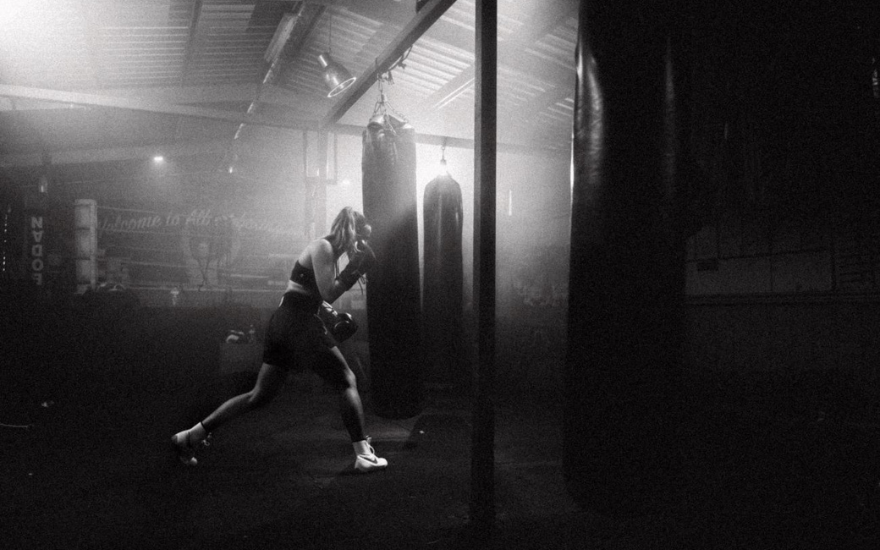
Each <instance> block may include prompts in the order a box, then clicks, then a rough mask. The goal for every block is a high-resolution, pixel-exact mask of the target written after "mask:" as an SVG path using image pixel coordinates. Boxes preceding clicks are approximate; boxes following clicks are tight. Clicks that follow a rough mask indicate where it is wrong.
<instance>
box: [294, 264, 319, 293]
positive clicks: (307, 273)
mask: <svg viewBox="0 0 880 550" xmlns="http://www.w3.org/2000/svg"><path fill="white" fill-rule="evenodd" d="M290 280H291V281H293V282H294V283H299V284H301V285H302V286H304V287H306V288H307V289H308V290H309V291H310V292H314V294H315V295H316V296H320V295H321V291H320V290H318V282H317V281H316V280H315V270H314V269H311V268H308V267H303V265H302V264H301V263H299V260H297V261H296V263H295V264H293V270H292V271H291V272H290Z"/></svg>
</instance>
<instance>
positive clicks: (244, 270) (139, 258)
mask: <svg viewBox="0 0 880 550" xmlns="http://www.w3.org/2000/svg"><path fill="white" fill-rule="evenodd" d="M303 239H305V235H304V232H303V231H302V229H301V227H299V226H298V224H295V223H294V220H291V219H290V217H289V216H284V215H280V214H278V215H276V214H275V213H273V212H258V211H239V212H220V211H215V210H213V209H212V208H208V207H195V208H187V209H183V208H180V209H177V210H168V209H166V210H161V211H160V210H159V209H158V208H157V209H155V210H146V209H127V208H121V207H114V206H108V205H99V208H98V248H99V250H100V251H101V252H102V253H103V259H104V261H103V266H104V277H103V278H104V279H105V280H112V281H115V282H120V283H123V284H130V285H140V284H145V285H151V286H152V285H174V286H177V285H195V286H198V287H200V288H202V287H212V286H222V287H226V288H230V287H248V288H261V287H267V286H268V287H272V286H277V284H274V283H277V282H278V281H277V280H276V279H282V278H286V273H285V272H286V271H289V269H290V266H288V265H287V264H288V263H290V261H289V259H288V257H287V256H288V254H289V253H290V251H291V250H293V249H295V248H296V247H297V245H296V243H297V241H301V240H303Z"/></svg>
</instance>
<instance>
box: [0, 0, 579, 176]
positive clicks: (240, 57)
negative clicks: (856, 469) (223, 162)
mask: <svg viewBox="0 0 880 550" xmlns="http://www.w3.org/2000/svg"><path fill="white" fill-rule="evenodd" d="M427 5H431V2H428V3H427ZM577 5H578V2H577V1H575V0H502V1H500V2H499V27H498V35H499V104H498V111H499V125H500V126H499V140H500V141H510V142H512V143H516V142H524V141H528V140H529V139H534V138H535V137H536V136H537V137H539V138H540V139H541V140H542V141H541V144H542V146H545V147H551V148H558V149H561V150H566V149H567V148H568V146H569V144H568V141H569V139H570V126H571V116H572V94H573V90H574V85H573V84H574V50H575V40H576V27H577V14H576V11H577ZM285 14H293V15H294V16H297V19H296V25H295V26H294V27H293V32H292V33H290V35H289V38H288V39H287V40H286V42H285V43H284V47H283V50H282V51H281V53H280V57H281V58H282V59H281V63H280V64H279V66H278V67H279V69H278V70H277V71H276V72H274V73H270V72H269V63H268V62H267V60H266V56H267V50H268V49H269V47H270V44H272V41H273V37H274V36H275V35H276V30H278V29H279V27H280V26H281V25H282V24H283V22H284V21H285ZM416 15H417V12H416V2H415V1H414V0H412V1H405V0H402V1H397V0H335V1H334V0H310V1H308V2H305V3H303V2H298V1H290V0H251V1H241V0H3V2H2V3H0V117H2V118H3V120H4V121H5V122H4V123H3V127H4V128H5V129H7V130H6V131H4V130H0V131H2V132H3V135H2V139H0V160H3V161H4V162H6V163H7V164H8V163H9V162H12V161H11V160H10V159H11V158H12V157H11V156H10V155H13V154H18V155H20V154H23V153H25V152H28V151H29V150H30V148H32V147H40V148H43V149H46V148H49V149H52V150H72V149H76V148H81V147H83V144H84V143H88V144H89V145H88V146H89V147H99V148H100V147H102V146H103V147H111V146H112V147H117V148H118V147H121V146H125V145H127V144H130V145H142V144H144V143H147V142H150V141H156V142H162V141H164V142H174V141H180V140H181V139H204V136H205V135H206V134H207V135H212V136H213V139H230V138H231V137H232V135H234V133H235V131H236V130H237V126H238V125H237V124H234V123H231V122H229V121H228V120H226V121H224V120H219V119H222V118H223V117H222V116H220V117H217V118H218V119H217V120H212V119H211V118H212V117H211V113H212V112H220V113H222V112H228V113H239V114H244V113H245V112H254V111H258V112H262V113H265V114H266V115H267V116H268V117H275V119H277V120H283V121H285V124H287V125H289V126H295V124H296V121H301V122H303V123H309V124H314V123H316V122H318V121H321V120H322V118H323V117H324V116H325V115H326V113H327V112H328V111H330V110H331V109H332V107H333V106H334V104H335V102H336V101H338V100H339V98H331V99H328V98H327V97H326V92H325V91H324V89H323V84H322V80H321V70H320V67H319V65H318V62H317V56H318V54H320V53H321V52H324V51H328V50H330V51H331V52H332V54H333V56H334V58H336V59H337V60H338V61H340V62H342V63H343V64H344V65H345V66H347V67H348V68H349V69H350V70H351V72H352V73H353V74H355V75H364V74H367V73H368V72H369V71H370V70H371V69H372V68H374V64H375V63H377V60H378V58H379V57H380V56H381V55H382V53H383V51H385V50H386V49H387V48H388V46H389V44H391V43H392V42H393V41H394V40H395V39H396V38H397V37H398V36H399V35H400V33H401V31H402V30H403V29H404V28H405V27H406V26H407V25H408V24H409V23H410V21H411V20H413V18H414V17H416ZM287 17H288V18H289V17H291V15H287ZM474 27H475V15H474V0H458V1H457V2H455V3H454V4H453V5H452V6H451V7H449V9H448V10H446V11H445V13H443V15H442V17H440V19H439V20H438V21H437V22H435V23H434V24H433V26H432V27H431V28H430V29H429V30H428V31H427V32H425V34H424V35H423V36H421V37H420V38H419V39H418V40H417V41H416V42H415V44H413V45H412V47H411V49H410V50H409V51H408V52H407V55H406V58H405V60H403V63H402V64H401V65H400V66H399V67H398V68H396V69H395V70H394V71H393V72H392V79H393V81H392V82H393V83H392V82H388V85H387V87H386V91H387V99H388V105H389V106H391V107H392V108H393V109H396V110H397V111H399V112H402V113H404V114H407V115H409V118H410V119H411V121H412V122H413V123H414V125H416V128H417V130H418V131H421V132H426V133H434V134H438V135H440V134H442V135H450V136H451V137H460V138H468V137H470V133H471V132H472V123H470V122H469V121H472V113H473V102H474V94H473V82H474V53H473V50H474V32H475V29H474ZM267 75H269V76H268V77H267ZM261 83H263V84H262V85H261ZM374 88H375V86H374ZM71 92H78V93H79V92H81V93H86V94H91V95H90V96H89V98H97V99H95V100H92V99H89V100H86V101H83V102H78V101H69V100H68V98H69V97H70V96H69V95H65V93H71ZM52 94H55V95H52ZM46 97H49V98H50V99H53V101H49V102H47V101H43V99H45V98H46ZM120 98H124V99H125V100H126V101H130V102H134V101H144V102H148V103H144V104H143V105H137V104H133V108H132V109H131V110H127V111H126V110H125V109H123V110H122V112H121V114H120V112H119V109H118V108H115V106H116V104H115V103H114V101H116V100H118V99H120ZM256 99H259V102H257V103H255V100H256ZM377 99H378V90H376V91H375V92H371V93H367V94H364V96H363V97H361V98H360V99H359V100H358V101H357V102H356V103H355V104H353V105H352V106H351V108H349V109H347V110H346V112H345V114H344V115H343V116H342V118H341V119H340V122H341V123H343V124H354V125H357V124H363V123H364V122H365V121H366V119H367V118H368V117H369V116H370V112H371V110H372V109H373V108H374V107H375V103H376V100H377ZM83 103H84V104H85V105H86V107H87V108H88V111H89V113H91V114H92V115H94V114H95V113H97V112H100V111H103V110H111V111H114V112H115V114H113V115H112V117H111V118H112V119H113V124H112V125H111V126H108V125H106V124H105V125H100V124H99V125H98V126H99V128H93V127H92V125H89V124H84V125H81V128H80V132H79V135H77V131H76V129H77V128H76V126H77V125H78V124H79V123H80V122H81V121H82V119H83V116H81V115H79V114H74V113H72V111H76V110H78V109H71V108H70V107H71V106H72V104H75V105H82V104H83ZM162 104H166V105H168V106H169V107H168V108H166V109H162V108H156V107H155V106H156V105H162ZM59 107H65V108H64V109H59ZM171 107H174V109H171ZM184 107H190V108H201V109H204V110H203V111H198V112H196V111H193V115H194V116H186V115H187V114H188V113H186V112H183V116H181V115H180V114H179V113H180V112H181V110H182V109H183V108H184ZM175 109H176V110H175ZM209 109H213V110H215V111H208V110H209ZM249 109H250V111H249ZM80 110H81V109H80ZM135 111H141V112H140V113H137V114H136V113H135ZM126 112H127V113H129V115H130V116H128V119H129V121H130V122H129V123H126V115H125V113H126ZM145 113H147V114H145ZM34 115H36V116H34ZM105 118H106V116H105ZM100 119H101V116H99V117H98V120H100ZM169 121H170V122H169ZM460 121H468V123H465V124H462V123H461V122H460ZM10 128H18V129H19V131H17V132H15V131H8V129H10ZM53 128H55V129H62V131H58V132H56V131H54V130H52V129H53ZM64 128H68V130H69V131H63V129H64ZM88 131H92V132H97V133H96V135H88V136H86V135H84V134H85V133H86V132H88ZM102 142H103V145H102Z"/></svg>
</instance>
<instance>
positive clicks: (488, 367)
mask: <svg viewBox="0 0 880 550" xmlns="http://www.w3.org/2000/svg"><path fill="white" fill-rule="evenodd" d="M497 27H498V2H497V1H496V0H477V3H476V46H475V49H476V63H477V78H476V83H475V86H476V105H475V108H474V119H475V120H474V146H475V150H474V186H475V190H474V201H475V204H474V296H475V301H476V304H477V308H476V309H477V312H476V313H477V334H478V335H479V336H478V341H477V368H476V392H475V396H474V404H473V426H474V427H473V433H472V442H471V443H472V451H471V452H472V455H471V502H470V517H471V522H472V527H473V528H474V529H475V531H476V532H478V533H484V534H485V533H489V532H490V531H491V527H492V524H493V523H494V521H495V479H494V476H495V411H494V406H493V402H492V393H493V386H494V385H495V381H494V378H495V200H496V197H495V194H496V190H495V165H496V159H495V154H496V150H497V143H496V122H497V121H496V111H497V106H496V103H497V102H496V91H497V59H498V58H497V52H498V43H497V36H498V29H497Z"/></svg>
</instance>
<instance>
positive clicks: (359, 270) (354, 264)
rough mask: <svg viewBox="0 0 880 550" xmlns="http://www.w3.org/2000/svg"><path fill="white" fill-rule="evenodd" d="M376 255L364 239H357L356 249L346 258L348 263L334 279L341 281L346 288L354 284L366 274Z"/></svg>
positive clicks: (374, 261) (373, 263)
mask: <svg viewBox="0 0 880 550" xmlns="http://www.w3.org/2000/svg"><path fill="white" fill-rule="evenodd" d="M375 263H376V255H375V254H374V253H373V249H372V248H370V245H369V244H367V243H366V241H358V250H357V252H355V253H354V254H353V255H352V256H351V257H349V259H348V265H346V266H345V269H343V270H342V272H341V273H340V274H339V275H338V276H337V277H336V280H337V281H339V282H340V283H342V284H343V285H344V286H345V288H346V289H349V288H351V287H353V286H354V284H355V283H356V282H357V281H358V279H360V278H361V277H363V276H364V275H366V274H367V272H368V271H369V270H370V269H371V268H372V267H373V265H375Z"/></svg>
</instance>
